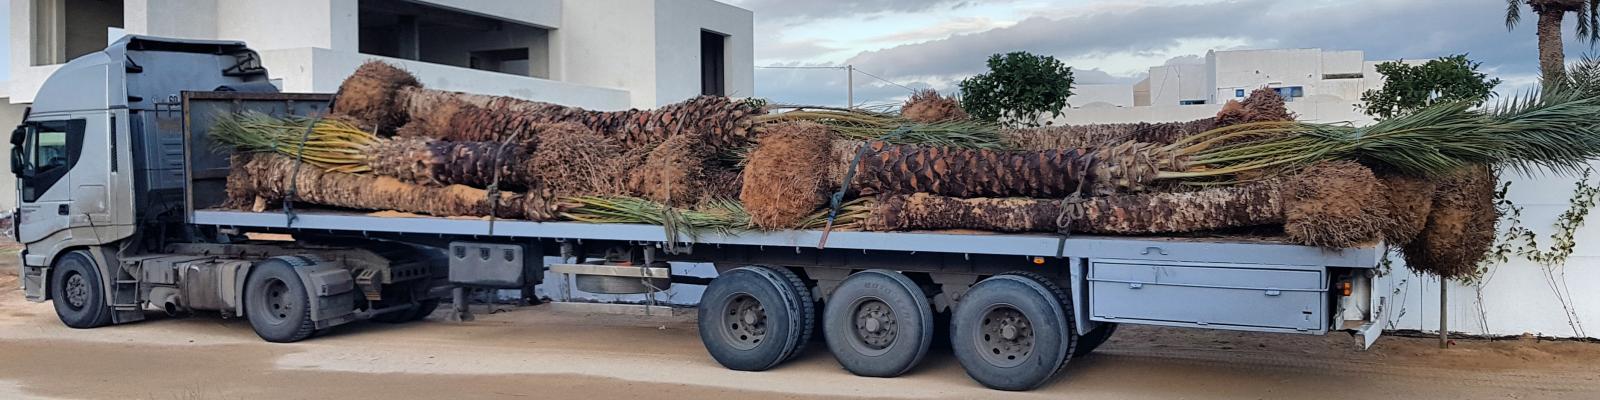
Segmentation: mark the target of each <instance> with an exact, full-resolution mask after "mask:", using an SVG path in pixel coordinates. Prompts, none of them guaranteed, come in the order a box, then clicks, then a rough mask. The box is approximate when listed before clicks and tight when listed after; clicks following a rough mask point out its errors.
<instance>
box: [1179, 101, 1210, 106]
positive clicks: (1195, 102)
mask: <svg viewBox="0 0 1600 400" xmlns="http://www.w3.org/2000/svg"><path fill="white" fill-rule="evenodd" d="M1203 104H1206V101H1205V100H1179V101H1178V105H1180V106H1198V105H1203Z"/></svg>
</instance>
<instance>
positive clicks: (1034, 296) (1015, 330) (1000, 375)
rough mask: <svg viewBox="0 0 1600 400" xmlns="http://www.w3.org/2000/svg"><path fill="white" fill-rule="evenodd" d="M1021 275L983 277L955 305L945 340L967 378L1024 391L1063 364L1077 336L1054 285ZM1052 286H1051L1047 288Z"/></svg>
mask: <svg viewBox="0 0 1600 400" xmlns="http://www.w3.org/2000/svg"><path fill="white" fill-rule="evenodd" d="M1055 286H1056V285H1054V284H1052V283H1050V282H1049V281H1047V280H1045V281H1041V280H1039V279H1035V278H1032V277H1029V276H1027V275H1023V274H1003V275H997V276H994V277H991V278H989V279H984V280H983V281H982V282H978V284H976V285H973V286H972V289H971V290H969V291H967V294H966V295H965V296H962V298H961V301H960V302H959V303H956V307H955V312H954V315H953V316H952V317H951V321H950V342H951V347H952V349H953V351H954V352H955V355H956V360H957V361H960V362H961V367H962V368H963V369H965V370H966V372H967V376H970V377H972V379H973V380H976V381H978V383H980V384H983V385H984V386H987V387H989V388H992V389H1000V390H1030V389H1033V388H1036V387H1039V386H1040V385H1043V384H1044V383H1045V382H1048V381H1049V380H1050V378H1051V377H1053V376H1055V374H1056V373H1057V372H1059V371H1060V370H1061V368H1062V367H1063V366H1065V364H1066V362H1067V359H1068V358H1069V357H1070V356H1071V354H1072V345H1073V344H1074V343H1075V342H1076V341H1077V335H1076V333H1075V332H1074V331H1073V328H1072V320H1071V317H1070V316H1071V313H1070V311H1071V310H1069V309H1067V308H1066V306H1065V304H1063V303H1062V302H1061V298H1062V297H1058V293H1057V292H1062V293H1064V291H1060V288H1059V287H1055ZM1052 289H1054V290H1052Z"/></svg>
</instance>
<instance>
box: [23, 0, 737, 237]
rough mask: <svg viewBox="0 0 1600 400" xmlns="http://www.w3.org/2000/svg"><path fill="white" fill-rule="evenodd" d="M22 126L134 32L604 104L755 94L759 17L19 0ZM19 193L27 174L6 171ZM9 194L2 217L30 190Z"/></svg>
mask: <svg viewBox="0 0 1600 400" xmlns="http://www.w3.org/2000/svg"><path fill="white" fill-rule="evenodd" d="M10 7H11V20H10V23H11V32H10V45H11V48H10V51H11V65H9V66H5V67H6V68H10V70H11V80H10V81H9V82H5V83H0V97H4V98H6V101H0V105H4V106H5V107H4V109H3V110H0V126H6V127H9V126H14V125H16V123H17V122H19V121H20V119H21V115H22V110H23V109H24V108H25V106H26V105H27V103H30V102H32V101H33V98H34V95H35V94H36V93H37V91H38V90H39V86H40V85H41V84H43V83H44V80H45V79H46V78H47V77H49V76H50V74H51V73H52V72H54V71H55V70H56V69H57V68H59V67H60V66H61V65H62V64H63V63H65V62H67V61H69V60H72V59H73V58H76V57H78V56H81V55H84V54H88V53H91V52H94V51H98V50H100V49H102V48H104V47H105V45H106V44H108V43H110V42H111V41H114V40H115V39H116V38H117V37H120V36H121V35H123V34H141V35H154V36H166V37H180V38H193V39H226V40H242V41H244V42H245V43H247V44H248V45H250V47H251V48H253V49H255V50H256V51H258V52H260V54H261V57H262V64H263V65H264V66H266V67H267V70H268V72H269V73H270V74H271V75H272V77H273V78H274V79H275V80H276V83H277V84H278V86H279V87H280V88H281V89H282V90H284V91H288V92H333V91H335V90H337V89H338V86H339V83H340V82H341V81H343V79H344V78H345V77H346V76H348V75H349V74H350V73H351V72H352V71H354V70H355V68H356V67H357V66H358V65H360V64H361V63H362V62H364V61H366V60H368V59H374V58H376V59H383V60H387V61H391V62H394V63H396V64H399V65H401V66H402V67H403V68H405V69H407V70H410V71H411V72H413V73H415V74H416V75H417V76H418V77H419V78H421V79H422V81H423V84H425V85H427V86H428V87H432V88H438V89H445V90H457V91H466V92H473V93H484V94H494V95H507V96H514V97H520V98H526V99H531V100H540V101H549V102H554V103H560V104H566V105H573V106H581V107H586V108H591V109H601V110H621V109H628V108H654V107H656V106H659V105H663V104H669V103H673V102H677V101H680V100H684V99H687V98H690V97H693V96H696V95H700V94H719V95H728V96H736V97H737V96H749V95H751V94H753V93H754V92H755V90H754V89H755V84H754V76H755V74H754V63H755V61H754V44H753V42H752V40H751V35H752V29H753V19H754V16H753V14H752V13H751V12H750V11H748V10H745V9H741V8H738V7H734V6H731V5H727V4H723V3H720V2H717V1H713V0H516V1H502V0H404V1H401V0H271V1H266V0H126V1H123V0H11V1H10ZM5 179H6V180H7V183H0V185H6V187H11V186H14V184H12V183H9V182H12V181H14V179H13V178H12V177H11V176H10V175H9V174H6V175H5ZM0 192H4V194H3V195H0V209H5V210H10V209H12V208H14V207H15V206H16V200H15V196H16V194H15V193H13V192H12V191H10V190H4V191H0Z"/></svg>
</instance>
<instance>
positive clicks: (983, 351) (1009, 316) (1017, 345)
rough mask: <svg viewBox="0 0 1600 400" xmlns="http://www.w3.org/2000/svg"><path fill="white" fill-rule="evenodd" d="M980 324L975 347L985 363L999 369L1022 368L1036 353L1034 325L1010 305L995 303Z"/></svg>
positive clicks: (978, 324) (979, 321)
mask: <svg viewBox="0 0 1600 400" xmlns="http://www.w3.org/2000/svg"><path fill="white" fill-rule="evenodd" d="M981 315H982V316H983V317H982V318H980V319H979V320H978V321H975V322H977V326H976V328H977V329H976V331H975V332H977V334H976V335H973V341H974V343H973V344H974V345H975V346H977V348H978V354H979V355H980V356H982V357H983V360H984V361H986V362H988V363H989V364H992V365H994V366H997V367H1001V368H1009V367H1015V366H1018V365H1022V363H1023V362H1025V361H1027V359H1028V356H1030V355H1032V354H1033V350H1034V332H1033V323H1032V322H1031V321H1029V320H1028V316H1027V315H1025V314H1023V313H1022V311H1021V310H1018V309H1017V308H1016V307H1013V306H1012V305H1010V304H995V305H991V306H989V307H988V308H985V309H984V310H983V313H982V314H981Z"/></svg>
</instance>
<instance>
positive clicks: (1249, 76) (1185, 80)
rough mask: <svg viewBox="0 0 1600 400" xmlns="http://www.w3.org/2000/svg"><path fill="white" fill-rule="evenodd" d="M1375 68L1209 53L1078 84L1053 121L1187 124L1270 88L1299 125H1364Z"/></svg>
mask: <svg viewBox="0 0 1600 400" xmlns="http://www.w3.org/2000/svg"><path fill="white" fill-rule="evenodd" d="M1379 63H1381V61H1366V60H1365V58H1364V53H1363V52H1361V51H1333V50H1323V49H1274V50H1230V51H1211V52H1208V53H1207V54H1206V57H1205V62H1203V63H1195V64H1172V65H1162V66H1157V67H1151V68H1150V70H1149V71H1150V72H1149V76H1147V77H1146V78H1145V79H1144V80H1141V81H1140V82H1138V83H1135V84H1132V85H1084V86H1080V87H1079V88H1077V90H1075V92H1076V94H1074V95H1073V96H1072V97H1071V98H1069V99H1067V101H1068V102H1069V103H1071V104H1072V107H1070V108H1068V109H1067V110H1064V111H1063V115H1062V116H1061V117H1060V118H1057V119H1056V120H1055V121H1054V122H1056V123H1065V124H1088V123H1114V122H1131V121H1148V122H1165V121H1188V120H1193V119H1199V118H1205V117H1208V116H1211V115H1215V114H1216V112H1217V111H1218V110H1221V109H1222V105H1223V104H1226V103H1227V102H1228V101H1229V100H1244V98H1245V96H1248V95H1249V94H1250V92H1251V91H1254V90H1256V89H1260V88H1270V89H1274V90H1277V91H1278V92H1279V94H1282V95H1283V96H1284V99H1285V100H1288V105H1289V109H1290V110H1291V111H1294V112H1295V113H1296V114H1299V115H1300V117H1301V119H1302V120H1306V121H1315V122H1353V123H1366V122H1370V121H1371V119H1370V118H1368V117H1367V116H1366V115H1365V114H1363V113H1362V112H1361V111H1359V109H1358V108H1357V107H1358V106H1359V104H1360V103H1361V94H1362V93H1363V92H1365V91H1367V90H1368V89H1377V88H1380V87H1382V86H1383V76H1382V75H1381V74H1378V72H1377V69H1376V68H1377V65H1378V64H1379ZM1130 98H1131V99H1132V100H1131V101H1130V100H1128V99H1130Z"/></svg>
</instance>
